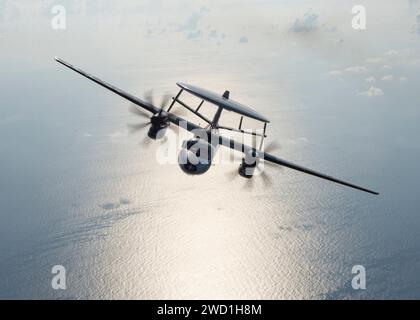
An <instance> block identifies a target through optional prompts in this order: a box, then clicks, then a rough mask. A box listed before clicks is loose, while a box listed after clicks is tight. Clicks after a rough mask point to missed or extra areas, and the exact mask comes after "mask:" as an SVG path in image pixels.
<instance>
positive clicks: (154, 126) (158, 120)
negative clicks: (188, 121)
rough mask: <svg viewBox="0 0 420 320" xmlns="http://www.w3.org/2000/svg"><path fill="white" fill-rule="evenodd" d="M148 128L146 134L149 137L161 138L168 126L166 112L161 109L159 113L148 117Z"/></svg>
mask: <svg viewBox="0 0 420 320" xmlns="http://www.w3.org/2000/svg"><path fill="white" fill-rule="evenodd" d="M150 123H151V126H150V129H149V132H148V133H147V135H148V136H149V138H151V139H154V140H156V139H162V138H163V136H164V135H165V133H166V129H167V128H168V127H169V117H168V113H167V112H165V111H162V112H161V113H158V114H155V115H154V116H152V118H151V119H150Z"/></svg>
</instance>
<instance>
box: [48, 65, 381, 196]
mask: <svg viewBox="0 0 420 320" xmlns="http://www.w3.org/2000/svg"><path fill="white" fill-rule="evenodd" d="M54 59H55V60H56V61H57V62H59V63H60V64H62V65H64V66H66V67H67V68H70V69H71V70H73V71H75V72H77V73H79V74H81V75H82V76H84V77H86V78H88V79H90V80H91V81H93V82H96V83H97V84H99V85H101V86H102V87H104V88H106V89H108V90H110V91H112V92H114V93H115V94H117V95H119V96H121V97H123V98H125V99H127V100H128V101H131V102H132V103H133V104H134V105H135V106H136V108H135V109H134V110H133V111H134V112H135V113H137V114H139V115H144V110H145V111H147V112H149V113H150V115H148V117H150V122H149V123H148V125H150V128H149V131H148V136H149V137H150V138H151V139H162V138H163V137H164V135H165V131H166V129H167V128H168V127H169V126H170V124H173V125H176V126H179V127H182V128H184V129H186V130H188V131H190V132H192V133H193V134H194V138H192V139H190V140H187V141H184V143H183V145H182V149H181V151H180V153H179V156H178V162H179V165H180V167H181V169H182V170H183V171H184V172H186V173H188V174H203V173H205V172H207V171H208V170H209V169H210V167H211V164H212V160H213V158H214V156H215V154H216V152H217V150H218V147H219V146H224V147H227V148H230V149H233V150H236V151H240V152H242V153H243V154H244V157H243V158H242V162H241V165H240V166H239V170H238V172H239V175H241V176H243V177H245V178H252V177H253V176H254V175H255V169H256V168H257V166H258V164H259V163H260V161H267V162H269V163H272V164H276V165H279V166H282V167H287V168H290V169H294V170H297V171H300V172H303V173H306V174H309V175H312V176H316V177H318V178H321V179H325V180H329V181H332V182H335V183H338V184H341V185H344V186H347V187H350V188H354V189H358V190H361V191H364V192H368V193H371V194H375V195H378V194H379V193H378V192H375V191H372V190H369V189H366V188H363V187H360V186H358V185H355V184H352V183H349V182H346V181H343V180H340V179H336V178H334V177H331V176H329V175H326V174H323V173H320V172H317V171H314V170H311V169H308V168H305V167H303V166H300V165H297V164H294V163H292V162H290V161H286V160H284V159H281V158H279V157H276V156H274V155H272V154H270V153H268V152H265V151H264V150H263V148H262V147H263V141H264V139H265V138H266V136H267V135H266V130H267V124H268V123H269V120H268V119H267V118H266V117H264V116H263V115H261V114H260V113H258V112H256V111H255V110H253V109H251V108H249V107H247V106H244V105H243V104H240V103H238V102H236V101H234V100H232V99H230V98H229V91H225V92H224V93H223V95H220V94H217V93H214V92H211V91H209V90H206V89H203V88H199V87H196V86H193V85H190V84H186V83H182V82H178V83H177V85H178V87H179V88H180V90H179V92H178V94H177V95H176V96H175V97H173V98H172V102H171V103H170V105H169V107H168V109H167V110H165V103H166V101H164V102H163V103H162V105H161V106H160V107H158V106H155V105H154V104H153V103H152V101H150V99H148V100H149V101H146V100H142V99H139V98H137V97H135V96H133V95H131V94H129V93H127V92H125V91H123V90H121V89H119V88H117V87H115V86H113V85H111V84H109V83H107V82H105V81H102V80H101V79H99V78H97V77H95V76H93V75H90V74H89V73H87V72H85V71H83V70H81V69H79V68H77V67H75V66H73V65H71V64H70V63H68V62H66V61H64V60H62V59H60V58H57V57H55V58H54ZM184 92H186V93H189V94H192V95H194V96H196V97H198V98H200V99H201V102H200V104H199V105H198V106H197V107H195V108H193V107H191V106H189V105H188V104H187V103H185V102H184V101H182V100H181V95H182V93H184ZM166 100H167V99H166ZM204 102H208V103H210V104H212V105H215V106H216V107H217V109H216V112H215V113H214V116H213V117H212V118H211V119H210V118H208V117H206V116H205V115H204V114H203V113H201V112H200V109H201V107H202V105H203V103H204ZM175 103H178V104H179V105H181V106H182V107H184V108H186V109H187V110H188V111H190V112H192V113H194V114H195V115H196V116H198V117H199V118H201V119H202V120H203V121H205V122H206V123H207V125H206V126H205V127H201V126H199V125H197V124H194V123H192V122H190V121H187V120H185V119H183V118H181V117H179V116H178V115H176V114H175V113H174V112H171V109H172V108H173V106H174V105H175ZM224 110H228V111H232V112H235V113H237V114H239V115H241V118H240V122H239V126H238V128H233V127H226V126H222V125H220V124H219V120H220V118H221V116H222V112H223V111H224ZM244 117H247V118H251V119H254V120H257V121H260V122H262V123H263V124H264V129H263V131H262V133H258V132H254V131H250V130H246V129H243V128H242V123H243V118H244ZM219 130H230V131H235V132H239V133H242V134H250V135H252V136H254V137H255V136H259V137H260V138H261V143H260V145H259V147H257V146H256V145H252V146H248V145H245V144H244V143H241V142H238V141H236V140H235V139H231V138H227V137H224V136H223V135H221V134H220V131H219Z"/></svg>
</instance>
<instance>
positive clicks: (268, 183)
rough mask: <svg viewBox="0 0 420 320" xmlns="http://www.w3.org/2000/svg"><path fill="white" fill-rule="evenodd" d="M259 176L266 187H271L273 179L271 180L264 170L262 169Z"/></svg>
mask: <svg viewBox="0 0 420 320" xmlns="http://www.w3.org/2000/svg"><path fill="white" fill-rule="evenodd" d="M260 176H261V178H262V180H263V183H264V185H265V186H266V187H271V186H272V185H273V181H271V178H270V176H269V175H268V174H267V173H266V172H265V170H262V171H261V173H260Z"/></svg>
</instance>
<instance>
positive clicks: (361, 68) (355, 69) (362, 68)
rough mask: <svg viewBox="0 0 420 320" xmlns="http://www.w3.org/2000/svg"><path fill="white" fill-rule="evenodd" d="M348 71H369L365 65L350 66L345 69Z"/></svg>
mask: <svg viewBox="0 0 420 320" xmlns="http://www.w3.org/2000/svg"><path fill="white" fill-rule="evenodd" d="M344 71H345V72H347V73H365V72H366V71H367V68H366V67H363V66H355V67H348V68H346V69H344Z"/></svg>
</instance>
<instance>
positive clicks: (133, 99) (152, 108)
mask: <svg viewBox="0 0 420 320" xmlns="http://www.w3.org/2000/svg"><path fill="white" fill-rule="evenodd" d="M54 60H55V61H57V62H58V63H61V64H62V65H63V66H65V67H67V68H69V69H71V70H73V71H75V72H77V73H79V74H81V75H82V76H84V77H86V78H88V79H89V80H92V81H93V82H95V83H97V84H99V85H100V86H102V87H104V88H106V89H108V90H110V91H112V92H114V93H115V94H117V95H119V96H121V97H123V98H125V99H127V100H128V101H130V102H132V103H134V104H135V105H137V106H139V107H141V108H143V109H145V110H147V111H149V112H151V113H152V114H156V113H158V112H160V111H161V108H158V107H155V106H154V105H152V104H151V103H149V102H147V101H144V100H142V99H140V98H137V97H135V96H133V95H131V94H129V93H127V92H125V91H124V90H121V89H119V88H117V87H115V86H113V85H111V84H109V83H107V82H105V81H103V80H101V79H99V78H97V77H95V76H93V75H91V74H89V73H87V72H85V71H83V70H81V69H79V68H77V67H75V66H73V65H71V64H70V63H68V62H66V61H64V60H62V59H60V58H57V57H55V58H54ZM168 117H169V120H170V121H171V122H172V123H173V124H175V125H177V126H182V127H183V128H185V129H187V130H188V131H193V130H197V129H202V127H200V126H198V125H196V124H194V123H192V122H189V121H187V120H185V119H183V118H181V117H178V116H177V115H175V114H173V113H168ZM181 124H182V125H181Z"/></svg>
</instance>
